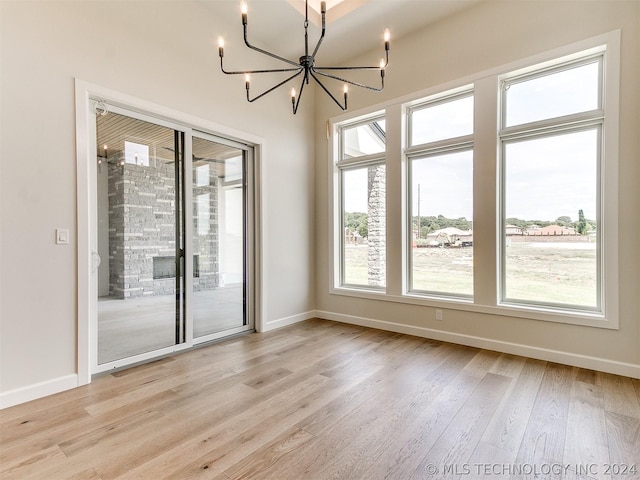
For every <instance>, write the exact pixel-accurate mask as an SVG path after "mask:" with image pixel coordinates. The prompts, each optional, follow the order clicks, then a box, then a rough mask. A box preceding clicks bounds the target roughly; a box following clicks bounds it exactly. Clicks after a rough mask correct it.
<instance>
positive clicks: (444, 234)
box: [427, 227, 473, 247]
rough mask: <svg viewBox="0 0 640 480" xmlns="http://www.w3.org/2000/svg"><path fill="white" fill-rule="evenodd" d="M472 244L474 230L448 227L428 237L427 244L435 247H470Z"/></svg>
mask: <svg viewBox="0 0 640 480" xmlns="http://www.w3.org/2000/svg"><path fill="white" fill-rule="evenodd" d="M472 243H473V230H461V229H459V228H455V227H447V228H441V229H440V230H435V231H433V232H431V233H430V234H428V235H427V244H428V245H430V246H434V247H435V246H439V245H455V246H470V245H472Z"/></svg>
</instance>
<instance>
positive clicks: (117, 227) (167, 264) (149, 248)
mask: <svg viewBox="0 0 640 480" xmlns="http://www.w3.org/2000/svg"><path fill="white" fill-rule="evenodd" d="M95 118H96V137H95V140H96V150H97V155H96V159H95V160H96V162H95V184H94V190H95V191H94V199H95V209H94V210H95V222H94V225H95V228H94V230H95V231H94V238H95V242H94V252H93V257H94V258H93V264H94V268H95V271H94V276H93V278H94V279H95V283H96V286H97V288H95V289H94V291H96V299H95V300H96V301H95V317H96V318H95V321H94V327H95V328H94V331H95V343H94V345H95V355H94V358H95V361H94V368H93V371H94V373H96V372H100V371H105V370H108V369H110V368H115V367H120V366H124V365H128V364H131V363H136V362H139V361H143V360H146V359H149V358H154V357H155V356H158V355H164V354H167V353H171V352H172V351H176V350H179V349H183V348H189V347H190V346H192V345H195V344H197V343H202V342H206V341H209V340H213V339H215V338H219V337H222V336H225V335H229V334H234V333H238V332H241V331H245V330H248V329H250V328H252V324H251V322H250V316H249V314H250V311H251V308H250V307H251V306H250V302H249V301H248V298H249V287H250V285H249V283H248V278H249V275H248V261H247V259H248V256H249V251H250V249H249V246H250V241H249V235H248V233H249V230H248V225H249V221H248V220H249V215H250V210H251V209H250V208H249V204H248V201H249V197H250V195H249V193H250V192H249V189H248V181H247V179H248V172H249V168H248V162H249V160H250V158H251V149H250V148H249V147H248V146H246V145H242V144H236V143H234V142H232V141H230V140H226V139H221V138H218V137H214V136H212V135H209V134H204V133H199V132H195V131H193V130H192V129H190V128H188V127H186V126H181V125H178V124H172V123H170V122H167V121H165V120H159V119H154V118H150V117H148V116H145V115H142V114H139V113H134V112H130V111H127V110H125V109H122V108H119V107H115V106H110V105H105V104H101V103H98V107H97V114H96V117H95ZM92 170H93V169H92Z"/></svg>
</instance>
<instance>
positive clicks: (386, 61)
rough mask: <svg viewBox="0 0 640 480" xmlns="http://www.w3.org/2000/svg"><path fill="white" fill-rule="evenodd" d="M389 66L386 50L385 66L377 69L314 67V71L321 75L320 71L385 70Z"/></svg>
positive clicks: (387, 51)
mask: <svg viewBox="0 0 640 480" xmlns="http://www.w3.org/2000/svg"><path fill="white" fill-rule="evenodd" d="M388 65H389V50H385V59H384V65H378V66H375V67H372V66H367V67H317V66H315V65H314V67H313V68H314V70H315V71H316V72H317V73H320V72H319V71H318V70H334V71H335V70H345V71H348V70H384V69H386V68H387V66H388Z"/></svg>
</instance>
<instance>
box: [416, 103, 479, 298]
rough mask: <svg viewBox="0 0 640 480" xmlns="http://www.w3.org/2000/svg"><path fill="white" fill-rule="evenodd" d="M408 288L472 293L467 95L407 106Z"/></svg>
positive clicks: (470, 116)
mask: <svg viewBox="0 0 640 480" xmlns="http://www.w3.org/2000/svg"><path fill="white" fill-rule="evenodd" d="M407 117H408V122H407V123H408V125H409V131H408V137H409V145H410V146H409V148H408V149H407V150H406V155H407V160H408V166H409V175H408V178H409V181H408V188H409V192H410V194H409V196H410V201H409V204H410V205H409V206H410V221H409V222H408V225H407V226H408V228H409V232H408V233H407V238H409V239H410V242H411V247H410V250H411V255H410V256H409V263H410V268H409V272H410V279H409V285H410V286H409V290H410V291H411V292H412V293H423V294H424V293H426V294H433V295H444V296H461V297H469V298H470V297H472V296H473V150H472V147H473V137H472V134H473V95H472V94H471V93H470V92H468V91H467V92H463V93H462V94H455V95H446V96H445V97H444V99H442V98H439V99H435V100H430V101H427V102H426V103H422V104H419V105H418V106H414V107H411V108H409V109H407Z"/></svg>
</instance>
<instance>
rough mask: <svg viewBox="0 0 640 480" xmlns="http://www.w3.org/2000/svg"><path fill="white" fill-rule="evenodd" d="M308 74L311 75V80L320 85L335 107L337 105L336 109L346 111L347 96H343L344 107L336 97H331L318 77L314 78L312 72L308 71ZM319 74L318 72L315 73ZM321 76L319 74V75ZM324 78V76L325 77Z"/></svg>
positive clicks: (331, 94)
mask: <svg viewBox="0 0 640 480" xmlns="http://www.w3.org/2000/svg"><path fill="white" fill-rule="evenodd" d="M309 73H310V74H311V76H312V77H313V79H314V80H315V81H316V82H317V83H318V85H320V87H321V88H322V89H323V90H324V91H325V93H326V94H327V95H329V96H330V97H331V100H333V101H334V102H335V104H336V105H338V107H340V109H341V110H346V109H347V95H346V94H345V97H344V105H342V104H341V103H340V102H339V101H338V99H337V98H336V97H334V96H333V93H331V92H330V91H329V89H328V88H327V87H325V86H324V84H323V83H322V82H321V81H320V79H319V78H318V77H316V76H315V75H314V71H313V70H310V71H309ZM317 73H320V72H317ZM320 74H321V73H320ZM321 75H322V74H321ZM325 76H326V75H325Z"/></svg>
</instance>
